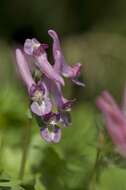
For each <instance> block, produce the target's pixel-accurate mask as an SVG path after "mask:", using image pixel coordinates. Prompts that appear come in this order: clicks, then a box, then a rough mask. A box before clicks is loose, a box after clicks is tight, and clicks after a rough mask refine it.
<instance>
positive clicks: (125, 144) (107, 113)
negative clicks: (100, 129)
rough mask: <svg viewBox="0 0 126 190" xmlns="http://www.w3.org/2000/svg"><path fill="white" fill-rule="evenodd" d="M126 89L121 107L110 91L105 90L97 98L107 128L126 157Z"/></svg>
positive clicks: (113, 140)
mask: <svg viewBox="0 0 126 190" xmlns="http://www.w3.org/2000/svg"><path fill="white" fill-rule="evenodd" d="M125 95H126V89H125V93H124V101H123V107H119V106H118V105H117V103H116V102H115V100H114V99H113V97H112V96H111V95H110V93H109V92H107V91H103V92H102V94H101V95H100V96H99V97H98V98H97V100H96V104H97V107H98V108H99V109H100V110H101V112H102V113H103V115H104V119H105V123H106V129H107V131H108V134H109V136H110V137H111V139H112V142H113V144H114V145H115V146H116V150H117V151H118V152H119V153H120V155H122V156H124V157H126V117H125V111H124V110H125V108H126V101H125V99H126V96H125Z"/></svg>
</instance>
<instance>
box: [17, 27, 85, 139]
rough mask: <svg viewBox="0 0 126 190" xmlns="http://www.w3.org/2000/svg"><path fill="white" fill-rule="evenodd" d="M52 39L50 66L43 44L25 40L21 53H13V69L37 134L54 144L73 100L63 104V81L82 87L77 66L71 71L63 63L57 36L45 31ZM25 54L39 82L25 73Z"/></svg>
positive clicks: (54, 33)
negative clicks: (25, 94)
mask: <svg viewBox="0 0 126 190" xmlns="http://www.w3.org/2000/svg"><path fill="white" fill-rule="evenodd" d="M49 35H50V36H51V37H52V38H53V41H54V42H53V56H54V65H53V66H52V65H51V64H50V63H49V61H48V58H47V53H46V49H47V48H48V45H47V44H41V43H40V42H38V41H37V40H36V39H35V38H33V39H26V41H25V43H24V53H22V51H21V50H20V49H17V50H16V60H17V65H18V68H19V71H20V74H21V76H22V79H23V81H24V83H25V85H26V87H27V89H28V93H29V97H30V101H31V105H30V110H31V112H32V113H33V116H35V117H36V119H37V121H38V124H39V126H40V134H41V136H42V138H43V139H45V141H47V142H50V143H51V142H52V143H58V142H59V141H60V139H61V129H62V128H63V127H67V126H69V125H70V124H71V117H70V111H71V107H72V104H73V102H74V100H67V99H66V98H64V96H63V93H62V86H63V85H65V83H64V79H63V77H64V76H65V77H68V78H70V79H71V80H72V81H73V82H75V83H76V84H79V85H81V86H83V84H82V83H81V82H79V81H78V80H77V77H78V76H79V73H80V68H81V65H80V64H77V65H75V66H73V67H70V66H68V65H67V64H66V63H65V60H64V57H63V54H62V52H61V48H60V43H59V39H58V36H57V34H56V32H55V31H53V30H49ZM25 54H26V55H27V56H29V57H32V58H33V60H34V62H35V68H36V67H37V68H38V69H39V71H40V72H41V73H42V76H41V77H40V78H39V79H37V80H36V79H34V76H32V73H31V71H30V69H29V66H28V64H30V63H27V61H26V59H25Z"/></svg>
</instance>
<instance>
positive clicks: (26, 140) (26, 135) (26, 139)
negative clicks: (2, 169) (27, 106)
mask: <svg viewBox="0 0 126 190" xmlns="http://www.w3.org/2000/svg"><path fill="white" fill-rule="evenodd" d="M31 126H32V119H31V118H28V122H27V125H26V126H25V127H24V128H23V138H22V140H23V141H22V158H21V164H20V170H19V179H20V180H23V177H24V174H25V168H26V162H27V157H28V151H29V144H30V137H31Z"/></svg>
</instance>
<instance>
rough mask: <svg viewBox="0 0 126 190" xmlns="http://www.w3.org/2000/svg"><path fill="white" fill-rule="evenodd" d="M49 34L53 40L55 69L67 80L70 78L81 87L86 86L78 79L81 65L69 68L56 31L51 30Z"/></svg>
mask: <svg viewBox="0 0 126 190" xmlns="http://www.w3.org/2000/svg"><path fill="white" fill-rule="evenodd" d="M48 34H49V35H50V36H51V38H52V39H53V57H54V61H55V64H54V68H55V70H57V71H58V72H60V73H61V75H63V76H64V77H66V78H70V79H71V80H72V81H73V82H74V83H76V84H77V85H80V86H84V84H83V83H82V82H79V81H78V79H77V77H78V76H79V75H80V70H81V66H82V65H81V64H80V63H77V64H75V65H74V66H72V67H71V66H69V65H68V64H67V63H66V61H65V58H64V55H63V53H62V50H61V46H60V40H59V38H58V35H57V33H56V32H55V31H54V30H49V31H48Z"/></svg>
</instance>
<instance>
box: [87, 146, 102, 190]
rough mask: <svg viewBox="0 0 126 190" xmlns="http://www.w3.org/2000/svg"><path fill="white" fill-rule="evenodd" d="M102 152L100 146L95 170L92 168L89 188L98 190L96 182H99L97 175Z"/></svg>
mask: <svg viewBox="0 0 126 190" xmlns="http://www.w3.org/2000/svg"><path fill="white" fill-rule="evenodd" d="M100 153H101V150H100V148H98V149H97V154H96V160H95V163H94V167H93V170H92V172H91V176H90V184H89V190H96V183H97V177H98V176H97V172H98V171H97V170H98V167H99V161H100V159H101V156H100Z"/></svg>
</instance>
